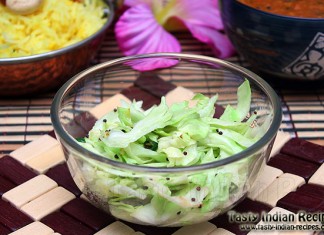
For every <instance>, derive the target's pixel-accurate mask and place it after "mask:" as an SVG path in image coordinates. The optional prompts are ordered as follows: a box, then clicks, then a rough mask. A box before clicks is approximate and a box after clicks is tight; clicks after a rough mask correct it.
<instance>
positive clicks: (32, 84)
mask: <svg viewBox="0 0 324 235" xmlns="http://www.w3.org/2000/svg"><path fill="white" fill-rule="evenodd" d="M107 6H108V8H107V9H108V10H109V14H108V16H107V21H106V22H105V24H104V25H103V26H102V28H101V29H100V30H98V31H97V32H96V33H95V34H93V35H91V36H90V37H88V38H86V39H84V40H82V41H79V42H77V43H75V44H72V45H70V46H67V47H64V48H61V49H59V50H55V51H50V52H46V53H42V54H37V55H31V56H24V57H15V58H0V96H3V97H4V96H11V97H12V96H27V95H33V94H38V93H43V92H46V91H49V90H53V89H56V88H58V87H59V86H61V85H62V84H63V83H64V82H66V81H67V80H68V79H69V78H71V77H72V76H73V75H75V74H76V73H78V72H80V71H81V70H83V69H85V68H86V67H87V66H89V64H90V62H91V60H92V59H93V58H94V56H95V54H96V52H97V51H98V49H99V47H100V45H101V43H102V41H103V39H104V37H105V34H106V32H107V29H108V28H109V26H110V25H111V22H112V19H113V18H114V10H113V6H112V4H111V3H110V2H109V1H107Z"/></svg>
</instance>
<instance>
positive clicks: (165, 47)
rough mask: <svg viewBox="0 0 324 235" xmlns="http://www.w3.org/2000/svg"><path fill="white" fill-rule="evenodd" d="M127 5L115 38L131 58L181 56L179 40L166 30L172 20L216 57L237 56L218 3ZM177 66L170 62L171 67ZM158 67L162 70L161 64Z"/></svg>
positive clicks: (143, 1) (135, 1) (166, 0)
mask: <svg viewBox="0 0 324 235" xmlns="http://www.w3.org/2000/svg"><path fill="white" fill-rule="evenodd" d="M124 4H125V5H126V6H128V7H129V8H128V9H127V10H126V11H125V12H124V13H123V14H122V15H121V16H120V18H119V19H118V21H117V23H116V26H115V35H116V39H117V43H118V46H119V48H120V50H121V51H122V52H123V53H124V54H125V55H127V56H129V55H137V54H147V53H156V52H181V46H180V43H179V42H178V40H177V39H176V38H175V37H174V36H173V35H172V34H171V33H169V32H168V31H167V30H166V27H168V26H169V25H170V19H177V20H178V21H180V22H181V23H182V24H183V25H184V26H185V27H186V28H187V29H188V30H189V31H190V32H191V33H192V35H193V36H194V37H195V38H197V39H198V40H200V41H201V42H203V43H206V44H207V45H209V46H210V47H211V49H212V51H213V52H214V54H215V56H216V57H219V58H226V57H229V56H231V55H232V54H233V52H234V49H233V46H232V44H231V43H230V41H229V39H228V38H227V36H226V35H225V34H224V33H223V32H222V30H223V23H222V21H221V18H220V12H219V10H218V4H217V0H125V1H124ZM171 26H172V25H171ZM174 63H175V62H174V61H170V65H172V64H174ZM163 64H164V66H163V67H165V66H167V65H168V63H163ZM155 65H156V66H157V65H159V66H160V67H161V63H155ZM151 69H152V68H151Z"/></svg>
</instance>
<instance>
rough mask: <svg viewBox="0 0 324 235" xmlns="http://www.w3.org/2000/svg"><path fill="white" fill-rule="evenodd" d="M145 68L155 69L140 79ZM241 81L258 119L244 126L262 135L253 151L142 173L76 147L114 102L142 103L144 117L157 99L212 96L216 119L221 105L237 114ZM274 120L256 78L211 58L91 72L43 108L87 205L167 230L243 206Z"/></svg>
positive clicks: (167, 56) (124, 61) (136, 60)
mask: <svg viewBox="0 0 324 235" xmlns="http://www.w3.org/2000/svg"><path fill="white" fill-rule="evenodd" d="M147 65H150V66H151V67H150V68H152V65H153V66H155V67H156V69H154V70H151V71H143V70H145V69H148V67H147ZM161 67H162V68H161ZM163 67H164V68H163ZM138 69H140V70H141V71H142V72H140V71H139V70H138ZM143 79H144V80H143ZM145 79H146V80H145ZM245 80H248V81H249V83H250V86H251V106H250V110H249V115H253V113H255V112H257V113H258V115H257V119H256V120H254V122H253V123H251V124H249V125H250V127H251V129H253V127H255V126H256V125H257V126H258V127H262V128H258V129H257V130H260V132H259V133H257V134H258V135H260V138H258V140H257V141H256V142H255V143H254V144H252V145H251V146H250V147H247V148H244V150H242V151H238V152H235V151H234V150H233V151H234V152H235V154H233V155H231V156H227V157H223V158H221V159H217V160H214V161H209V162H208V163H204V164H198V165H192V166H175V167H159V166H146V165H143V164H137V165H136V164H130V163H125V162H123V161H122V160H121V159H120V158H119V159H118V155H116V156H115V157H116V159H110V158H108V157H105V156H103V155H100V154H97V153H94V152H93V151H89V150H88V149H86V148H84V147H82V146H81V145H80V143H79V142H78V140H79V141H80V139H78V138H82V137H85V136H86V135H87V133H88V131H89V130H90V129H91V128H92V127H93V125H94V124H95V123H96V122H97V124H98V123H99V126H100V125H105V123H106V121H107V119H106V118H107V116H104V115H105V113H107V112H109V111H112V110H114V109H116V106H117V105H118V104H117V103H118V102H120V98H121V97H125V96H126V97H128V98H129V99H133V98H135V99H137V100H139V99H141V98H142V99H143V101H144V105H143V107H145V108H146V109H147V108H149V106H150V105H152V104H153V103H154V100H156V99H157V100H160V97H159V96H165V97H166V100H167V101H168V100H169V101H170V99H171V98H172V99H173V101H174V100H181V99H185V97H187V98H188V97H190V96H192V92H194V93H201V94H203V95H206V96H212V95H215V94H216V93H218V95H219V98H218V101H217V105H218V106H217V107H216V110H220V111H221V112H222V111H223V109H222V108H221V107H225V106H226V105H228V104H230V105H231V106H232V107H234V108H235V107H236V106H237V103H238V102H237V95H236V92H237V89H238V87H239V86H240V85H241V84H242V83H243V82H244V81H245ZM143 81H144V82H143ZM134 84H135V85H134ZM121 94H122V95H121ZM170 97H171V98H170ZM112 112H114V111H112ZM115 112H116V110H115ZM216 113H217V111H216ZM281 116H282V111H281V105H280V102H279V99H278V97H277V95H276V93H275V92H274V90H273V89H272V88H271V87H270V86H269V85H268V84H267V83H266V82H265V81H264V80H262V79H261V78H260V77H258V76H257V75H256V74H254V73H252V72H250V71H248V70H246V69H244V68H242V67H240V66H237V65H235V64H232V63H229V62H226V61H222V60H219V59H215V58H210V57H206V56H199V55H186V54H171V53H160V54H147V55H137V56H131V57H124V58H120V59H116V60H112V61H107V62H105V63H102V64H99V65H96V66H94V67H91V68H89V69H87V70H85V71H83V72H81V73H79V74H77V75H76V76H74V77H73V78H72V79H70V80H69V81H68V82H67V83H66V84H64V86H63V87H62V88H61V89H60V90H59V91H58V93H57V94H56V96H55V98H54V101H53V104H52V107H51V118H52V123H53V126H54V130H55V133H56V136H57V138H58V139H59V141H60V143H61V145H62V147H63V150H64V153H65V157H66V159H67V163H68V166H69V170H70V173H71V175H72V177H73V179H74V181H75V182H76V184H77V186H78V187H79V188H80V190H81V191H82V193H83V194H84V195H85V196H86V197H87V198H88V199H89V201H90V202H91V203H93V204H94V205H96V206H97V207H99V208H101V209H103V210H105V211H107V212H108V213H111V214H112V215H113V216H115V217H117V218H119V219H122V220H125V221H129V222H133V223H137V224H143V225H153V226H169V227H174V226H183V225H189V224H195V223H200V222H203V221H207V220H210V219H212V218H214V217H216V216H218V215H220V214H222V213H224V212H226V211H228V210H229V209H231V208H232V207H234V206H235V205H236V204H237V203H239V202H240V201H241V200H242V199H244V197H245V196H246V194H247V192H248V190H249V189H250V187H251V185H252V184H253V182H254V181H255V179H256V177H257V175H258V172H259V171H260V170H261V169H262V166H263V165H264V163H265V162H266V161H267V159H268V157H269V154H270V151H271V148H272V144H273V141H274V138H275V136H276V133H277V131H278V129H279V126H280V123H281ZM157 118H158V117H157ZM246 120H247V119H245V120H244V121H243V122H246ZM108 122H109V120H108ZM221 130H222V128H221V127H220V129H219V130H218V129H217V130H215V132H216V131H217V133H219V132H221ZM254 130H256V129H254ZM221 134H222V133H221ZM217 135H218V134H217ZM219 135H220V134H219ZM223 136H224V138H225V137H226V136H225V131H224V135H223ZM89 138H90V137H89ZM180 138H182V136H180ZM81 140H83V139H81ZM121 151H126V150H125V149H124V150H121ZM229 151H231V149H230V150H229ZM127 154H135V153H134V152H133V153H129V152H127ZM132 157H136V156H132Z"/></svg>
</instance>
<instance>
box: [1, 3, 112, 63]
mask: <svg viewBox="0 0 324 235" xmlns="http://www.w3.org/2000/svg"><path fill="white" fill-rule="evenodd" d="M102 1H103V2H104V3H105V4H106V5H107V6H108V8H106V7H105V8H104V11H105V10H108V11H109V14H108V16H107V20H106V21H105V23H104V24H103V25H102V26H101V28H100V29H99V30H97V31H96V32H95V33H94V34H91V35H90V36H89V37H87V38H85V39H83V40H81V41H78V42H76V43H73V44H71V45H68V46H66V47H62V48H60V49H57V50H54V51H48V52H44V53H40V54H33V55H27V56H19V57H6V58H1V57H0V65H4V64H24V63H30V62H34V61H39V60H44V59H49V58H53V57H56V56H58V55H61V54H64V53H67V52H69V51H72V50H75V49H77V48H79V47H81V46H83V45H86V44H88V43H90V42H91V41H92V40H93V39H95V38H96V37H97V36H99V35H100V34H102V33H104V32H105V31H106V30H107V29H108V28H109V27H110V25H111V23H112V21H113V19H114V17H115V12H114V5H113V3H112V1H107V0H102Z"/></svg>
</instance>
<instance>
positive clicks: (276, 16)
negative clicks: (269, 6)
mask: <svg viewBox="0 0 324 235" xmlns="http://www.w3.org/2000/svg"><path fill="white" fill-rule="evenodd" d="M226 1H228V0H226ZM233 1H234V2H235V3H237V4H238V5H240V6H242V7H244V8H247V9H248V10H250V11H255V12H257V13H260V14H264V15H267V16H270V17H274V18H282V19H283V20H290V21H305V22H307V21H309V22H318V21H319V22H324V18H310V17H299V16H287V15H280V14H276V13H272V12H267V11H262V10H259V9H256V8H254V7H251V6H249V5H247V4H244V3H242V2H240V1H238V0H233Z"/></svg>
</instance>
